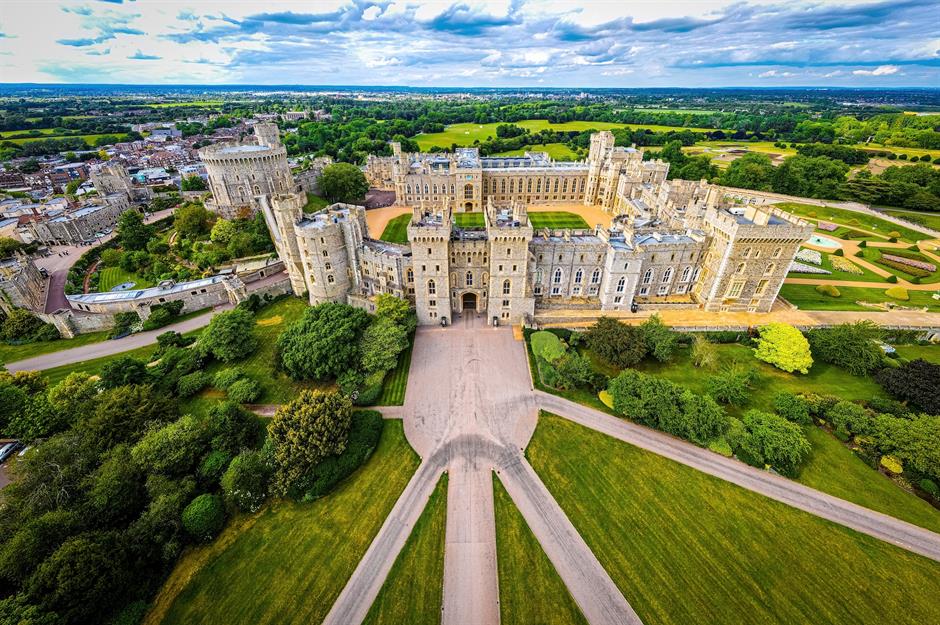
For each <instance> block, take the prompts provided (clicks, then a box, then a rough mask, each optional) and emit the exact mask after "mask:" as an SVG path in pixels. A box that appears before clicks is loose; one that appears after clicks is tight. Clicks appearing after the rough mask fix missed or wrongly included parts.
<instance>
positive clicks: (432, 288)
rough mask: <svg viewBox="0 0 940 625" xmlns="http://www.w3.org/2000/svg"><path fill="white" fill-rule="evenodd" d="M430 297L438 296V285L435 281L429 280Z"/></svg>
mask: <svg viewBox="0 0 940 625" xmlns="http://www.w3.org/2000/svg"><path fill="white" fill-rule="evenodd" d="M428 295H437V284H435V282H434V280H428Z"/></svg>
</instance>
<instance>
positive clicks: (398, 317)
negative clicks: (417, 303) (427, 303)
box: [375, 293, 418, 335]
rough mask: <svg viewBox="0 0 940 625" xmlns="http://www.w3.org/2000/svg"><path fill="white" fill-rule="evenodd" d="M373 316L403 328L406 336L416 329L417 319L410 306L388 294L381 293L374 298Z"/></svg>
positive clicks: (406, 302) (405, 301)
mask: <svg viewBox="0 0 940 625" xmlns="http://www.w3.org/2000/svg"><path fill="white" fill-rule="evenodd" d="M375 316H376V317H378V318H379V319H390V320H391V321H392V322H394V323H395V324H396V325H398V326H401V327H402V328H404V330H405V333H406V334H408V335H410V334H411V333H412V332H414V331H415V328H417V327H418V317H417V316H416V315H415V311H414V308H412V307H411V304H409V303H408V301H407V300H403V299H401V298H400V297H395V296H394V295H389V294H388V293H381V294H379V295H377V296H376V298H375Z"/></svg>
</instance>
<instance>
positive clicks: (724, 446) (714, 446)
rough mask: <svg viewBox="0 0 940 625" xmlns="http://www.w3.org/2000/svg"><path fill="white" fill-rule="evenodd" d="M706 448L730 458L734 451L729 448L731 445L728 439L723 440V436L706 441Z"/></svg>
mask: <svg viewBox="0 0 940 625" xmlns="http://www.w3.org/2000/svg"><path fill="white" fill-rule="evenodd" d="M708 448H709V449H710V450H712V451H713V452H715V453H716V454H721V455H722V456H724V457H725V458H730V457H731V456H733V455H734V452H733V451H732V450H731V445H729V444H728V441H727V440H725V438H724V437H721V438H716V439H715V440H713V441H711V442H710V443H708Z"/></svg>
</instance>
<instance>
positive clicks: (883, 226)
mask: <svg viewBox="0 0 940 625" xmlns="http://www.w3.org/2000/svg"><path fill="white" fill-rule="evenodd" d="M774 206H775V207H776V208H779V209H781V210H785V211H787V212H789V213H793V214H794V215H799V216H801V217H809V218H810V219H821V220H823V221H832V222H836V223H840V224H844V225H846V226H853V227H856V228H861V229H865V230H869V231H871V232H874V233H876V234H880V235H882V236H884V237H886V238H887V237H888V235H889V233H890V232H898V233H899V234H900V235H901V238H902V239H905V240H906V241H909V242H911V243H914V242H917V241H921V240H923V239H930V238H931V236H930V235H929V234H925V233H922V232H918V231H917V230H912V229H911V228H906V227H904V226H901V225H898V224H894V223H891V222H890V221H885V220H884V219H881V218H879V217H875V216H873V215H868V214H866V213H859V212H856V211H851V210H848V209H845V208H834V207H832V206H816V205H814V204H798V203H796V202H781V203H780V204H774Z"/></svg>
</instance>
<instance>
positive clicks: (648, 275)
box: [643, 267, 653, 284]
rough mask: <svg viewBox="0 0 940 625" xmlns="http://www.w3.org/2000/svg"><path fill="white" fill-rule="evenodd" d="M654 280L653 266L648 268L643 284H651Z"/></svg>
mask: <svg viewBox="0 0 940 625" xmlns="http://www.w3.org/2000/svg"><path fill="white" fill-rule="evenodd" d="M652 281H653V269H652V267H651V268H649V269H647V270H646V273H644V274H643V284H649V283H650V282H652Z"/></svg>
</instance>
